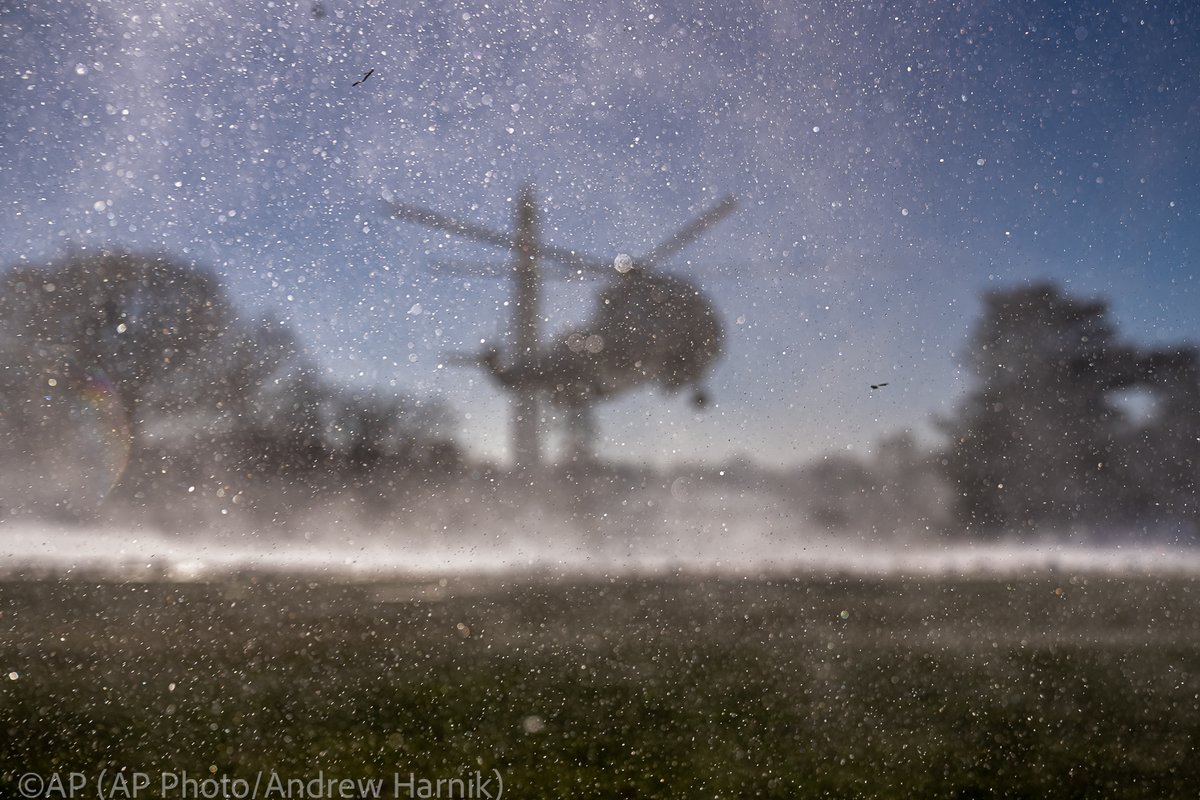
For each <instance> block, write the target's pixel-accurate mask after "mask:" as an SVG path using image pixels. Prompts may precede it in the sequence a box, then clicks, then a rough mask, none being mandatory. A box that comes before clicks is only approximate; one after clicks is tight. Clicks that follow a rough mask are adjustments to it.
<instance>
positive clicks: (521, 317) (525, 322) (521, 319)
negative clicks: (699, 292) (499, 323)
mask: <svg viewBox="0 0 1200 800" xmlns="http://www.w3.org/2000/svg"><path fill="white" fill-rule="evenodd" d="M535 203H536V201H535V199H534V195H533V187H532V186H530V185H528V184H526V185H525V186H524V187H522V188H521V194H520V195H519V196H518V197H517V209H516V230H517V240H516V248H515V249H516V259H517V261H516V264H515V265H514V269H515V271H516V281H515V282H514V283H515V291H514V296H513V305H514V309H513V326H514V327H513V345H514V346H513V352H512V359H513V361H515V362H524V363H526V364H534V363H536V359H537V355H538V351H539V347H540V345H541V342H540V341H539V337H538V299H539V298H538V289H539V286H540V284H539V280H540V276H539V274H538V237H537V206H536V205H535ZM515 401H516V402H515V403H514V408H513V422H512V434H513V461H514V462H515V464H516V466H517V467H518V468H522V469H537V468H538V467H539V466H540V465H541V455H542V454H541V446H540V437H539V436H538V415H539V409H538V398H537V392H536V391H534V389H533V386H532V385H529V386H524V387H522V386H518V387H517V389H516V391H515Z"/></svg>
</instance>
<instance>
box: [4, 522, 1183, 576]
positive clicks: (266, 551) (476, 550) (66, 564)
mask: <svg viewBox="0 0 1200 800" xmlns="http://www.w3.org/2000/svg"><path fill="white" fill-rule="evenodd" d="M718 527H719V528H721V531H720V534H719V535H713V534H712V533H711V532H709V531H694V532H693V533H692V535H689V533H688V531H686V530H675V531H674V532H672V533H670V534H665V533H663V532H662V531H658V532H655V533H654V534H653V535H649V536H645V537H642V538H639V539H637V540H633V539H630V538H622V539H617V538H616V537H613V536H604V535H601V534H597V533H596V532H594V531H593V532H590V533H589V532H586V531H583V532H581V531H579V530H575V529H571V528H570V527H569V526H566V527H564V526H562V525H561V523H557V522H555V523H551V522H547V524H546V525H545V526H544V527H543V526H539V525H537V521H536V520H529V519H522V520H510V521H508V522H496V523H495V524H494V526H492V527H491V528H490V529H488V530H486V531H484V532H478V531H470V532H464V531H460V532H454V531H450V530H444V531H430V530H428V529H424V530H400V531H387V532H384V531H380V530H376V531H366V530H360V531H358V532H356V533H353V534H349V533H344V532H343V533H333V532H325V533H315V534H314V533H309V534H307V535H304V536H296V537H292V538H280V537H278V536H276V535H267V534H256V533H243V534H233V533H224V534H218V535H214V536H204V537H200V536H196V535H191V536H182V535H170V534H166V533H163V532H160V531H153V530H128V529H125V530H118V529H89V528H49V527H45V526H43V525H37V524H24V525H22V524H9V525H7V526H0V563H3V565H4V567H3V568H2V569H3V572H5V573H7V574H9V575H12V574H24V573H30V574H46V573H51V574H72V573H74V574H85V575H96V574H103V575H110V576H113V577H128V578H136V577H139V576H154V577H161V578H168V579H174V580H194V579H201V578H205V577H213V576H218V575H221V574H227V573H231V572H236V571H242V570H255V571H267V572H300V573H309V572H313V573H321V574H325V575H330V576H339V577H344V578H348V579H356V578H370V577H379V576H390V575H395V576H429V575H458V574H494V573H501V572H503V573H549V574H556V573H557V574H567V575H569V574H581V573H582V574H587V573H604V574H662V573H670V572H674V571H682V572H691V573H713V574H763V573H780V572H789V573H806V572H807V573H839V574H855V575H894V574H899V575H931V576H952V575H971V574H981V575H987V574H992V575H996V574H1000V575H1005V574H1031V573H1040V572H1050V571H1064V572H1088V573H1108V574H1176V575H1178V574H1200V550H1197V549H1195V548H1184V547H1179V546H1173V545H1165V544H1162V545H1136V546H1117V545H1106V546H1099V545H1089V544H1080V543H1076V542H1072V541H1066V540H1063V541H1055V540H1049V539H1048V540H1043V541H1039V542H1036V543H1029V542H1015V541H1014V542H1007V543H995V544H965V543H955V544H942V543H936V542H908V543H904V544H896V543H886V542H880V541H870V540H867V539H864V540H861V541H848V540H846V539H845V538H841V539H834V538H830V537H828V536H824V535H812V534H808V535H797V534H788V535H783V534H780V533H778V532H776V531H775V530H774V529H772V528H771V527H770V526H765V525H756V524H753V523H749V522H748V523H745V524H743V525H740V526H734V525H719V526H718ZM331 530H334V529H331ZM549 531H553V533H550V532H549Z"/></svg>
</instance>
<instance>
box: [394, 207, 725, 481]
mask: <svg viewBox="0 0 1200 800" xmlns="http://www.w3.org/2000/svg"><path fill="white" fill-rule="evenodd" d="M389 205H390V208H391V212H392V215H393V216H395V217H396V218H398V219H401V220H405V221H408V222H413V223H417V224H420V225H423V226H425V227H429V228H433V229H436V230H440V231H444V232H448V233H452V234H457V235H460V236H463V237H465V238H469V239H473V240H475V241H479V242H484V243H487V244H491V245H494V246H498V247H502V248H505V249H508V250H511V251H513V252H514V253H515V254H516V256H517V258H516V263H515V265H514V270H513V273H514V278H515V297H514V300H515V302H514V314H515V320H514V325H513V329H512V330H513V334H514V335H513V341H512V342H511V343H509V345H508V347H507V348H505V347H502V346H501V345H500V344H488V345H485V347H484V348H483V350H482V351H481V352H479V353H474V354H471V353H457V354H454V357H453V358H454V360H455V361H456V362H458V363H465V364H471V365H476V366H480V367H482V368H484V369H485V370H486V371H487V373H488V374H489V375H490V376H491V378H492V379H493V380H494V381H495V382H496V383H497V384H499V385H500V386H501V387H502V388H503V389H504V390H505V391H507V392H509V393H510V394H511V395H512V396H513V397H514V400H515V409H514V426H513V435H514V440H513V456H514V461H515V462H516V464H517V465H518V466H526V467H536V466H537V465H538V464H539V462H540V451H541V446H540V441H539V437H538V428H537V422H538V417H539V413H538V406H539V401H541V400H545V402H547V403H549V404H550V405H551V406H553V407H555V408H557V409H559V410H561V411H562V412H563V413H564V416H565V418H566V422H567V449H568V455H569V458H570V460H572V461H574V462H577V463H586V462H587V461H589V460H590V459H591V452H592V447H593V440H594V438H595V424H594V417H593V408H594V406H595V404H596V403H597V402H600V401H603V400H606V399H610V398H612V397H615V396H617V395H620V394H623V393H625V392H628V391H631V390H633V389H636V388H638V387H640V386H643V385H647V384H649V385H655V386H657V387H659V388H661V389H663V390H665V391H666V392H668V393H676V392H678V391H680V390H681V389H683V388H684V387H690V388H691V390H692V403H693V404H694V405H695V406H696V407H699V408H703V407H704V406H706V405H707V403H708V392H707V390H706V389H705V384H704V382H705V380H706V378H707V376H708V374H709V372H710V371H711V369H712V366H713V364H714V363H715V362H716V361H717V359H718V358H719V357H720V355H721V352H722V348H723V342H724V331H723V328H722V326H721V322H720V319H719V317H718V315H717V311H716V307H715V306H714V304H713V302H712V301H711V300H710V299H709V298H708V296H707V295H706V294H704V293H703V292H702V291H701V290H700V288H699V287H698V286H696V285H695V284H694V283H693V282H692V281H689V280H687V279H684V278H682V277H679V276H677V275H672V274H668V273H666V272H663V271H662V270H660V269H659V265H660V264H661V263H662V262H664V261H666V260H667V259H669V258H670V257H671V256H673V255H674V254H675V253H676V252H678V251H679V250H681V249H683V248H684V247H685V246H687V245H688V244H690V243H691V242H692V241H693V240H694V239H696V238H697V237H698V236H699V235H700V234H702V233H703V232H704V231H706V230H707V229H708V228H710V227H711V226H713V225H715V224H716V223H717V222H719V221H721V220H722V219H724V218H725V217H726V216H727V215H728V214H729V213H730V212H731V211H732V210H733V208H734V207H735V201H734V199H733V198H732V197H725V198H723V199H721V200H720V201H718V202H717V203H715V204H714V205H713V206H711V207H710V208H709V209H707V210H706V211H705V212H704V213H702V214H700V215H699V216H697V217H696V218H695V219H693V220H692V221H691V222H689V223H688V224H687V225H685V226H683V227H682V228H680V229H679V230H678V231H677V232H676V233H675V234H674V235H672V236H671V237H669V238H668V239H666V240H665V241H664V242H663V243H662V244H660V245H659V246H657V247H655V248H654V249H653V250H651V251H650V252H649V253H647V254H646V255H645V256H643V257H641V258H637V259H634V258H631V257H630V256H628V255H624V254H620V255H618V256H617V257H616V259H614V260H613V261H612V262H605V261H604V260H602V259H598V258H595V257H592V256H587V255H584V254H581V253H580V252H579V251H577V250H572V249H566V248H562V247H556V246H553V245H547V244H542V243H540V242H539V241H538V237H537V210H536V206H535V201H534V194H533V189H532V187H529V186H526V187H525V188H524V189H523V190H522V191H521V193H520V195H519V197H518V200H517V213H516V232H515V235H509V234H506V233H502V232H498V231H493V230H490V229H487V228H483V227H481V226H477V225H475V224H473V223H468V222H463V221H460V220H457V219H454V218H452V217H448V216H445V215H442V214H439V213H437V212H434V211H429V210H427V209H423V208H418V207H415V206H410V205H404V204H399V203H389ZM542 259H546V260H550V261H554V262H556V263H558V264H559V265H560V266H562V267H566V268H568V269H571V270H573V271H575V272H578V273H588V274H591V275H601V276H608V277H609V279H610V284H609V285H608V286H607V287H606V288H605V289H604V290H602V291H601V292H600V293H599V295H598V297H597V302H596V308H595V311H594V313H593V315H592V318H591V319H590V320H589V321H588V322H587V323H585V324H584V325H583V326H581V327H579V328H576V329H573V330H569V331H566V332H564V333H562V334H560V335H558V336H556V337H555V338H553V339H552V340H551V341H550V342H548V343H545V344H543V343H542V341H541V337H540V335H539V332H538V327H537V320H538V315H537V309H538V303H539V299H540V295H541V284H542V274H541V271H540V262H541V261H542Z"/></svg>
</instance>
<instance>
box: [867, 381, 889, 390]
mask: <svg viewBox="0 0 1200 800" xmlns="http://www.w3.org/2000/svg"><path fill="white" fill-rule="evenodd" d="M885 386H887V384H886V383H872V384H871V389H872V391H874V390H875V389H882V388H883V387H885Z"/></svg>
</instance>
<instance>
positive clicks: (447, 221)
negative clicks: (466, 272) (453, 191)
mask: <svg viewBox="0 0 1200 800" xmlns="http://www.w3.org/2000/svg"><path fill="white" fill-rule="evenodd" d="M385 202H387V204H388V206H389V207H390V208H391V209H392V216H394V217H396V218H397V219H402V220H404V221H405V222H415V223H416V224H418V225H424V226H425V227H426V228H433V229H434V230H439V231H446V232H447V233H453V234H457V235H459V236H463V237H465V238H467V239H474V240H475V241H477V242H483V243H484V244H491V245H495V246H496V247H503V248H505V249H507V250H515V249H517V242H516V240H515V239H514V238H513V237H512V236H509V235H508V234H507V233H500V232H499V231H493V230H491V229H489V228H485V227H483V226H482V225H476V224H474V223H471V222H463V221H462V220H458V219H455V218H454V217H448V216H446V215H445V214H439V213H438V212H436V211H430V210H429V209H427V208H419V207H417V206H410V205H405V204H404V203H392V202H388V201H385Z"/></svg>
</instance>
